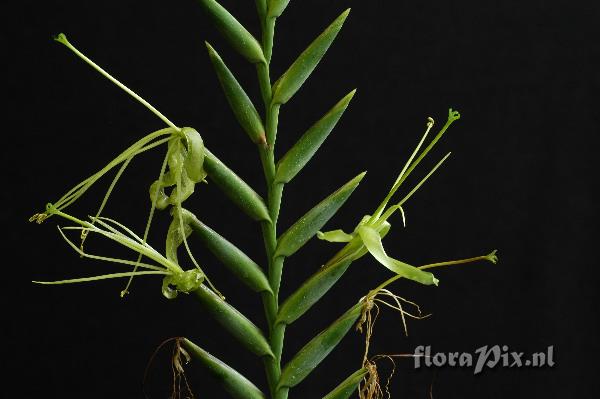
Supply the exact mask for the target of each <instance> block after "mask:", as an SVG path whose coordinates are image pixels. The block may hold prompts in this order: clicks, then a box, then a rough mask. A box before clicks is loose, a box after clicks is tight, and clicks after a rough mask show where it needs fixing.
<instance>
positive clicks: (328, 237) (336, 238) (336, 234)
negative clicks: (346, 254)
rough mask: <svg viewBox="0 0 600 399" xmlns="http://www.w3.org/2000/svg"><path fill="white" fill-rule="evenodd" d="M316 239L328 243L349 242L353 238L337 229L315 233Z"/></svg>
mask: <svg viewBox="0 0 600 399" xmlns="http://www.w3.org/2000/svg"><path fill="white" fill-rule="evenodd" d="M317 238H318V239H319V240H324V241H329V242H350V241H351V240H352V239H353V238H354V236H353V235H352V234H348V233H346V232H344V230H341V229H337V230H331V231H326V232H324V233H323V232H321V231H318V232H317Z"/></svg>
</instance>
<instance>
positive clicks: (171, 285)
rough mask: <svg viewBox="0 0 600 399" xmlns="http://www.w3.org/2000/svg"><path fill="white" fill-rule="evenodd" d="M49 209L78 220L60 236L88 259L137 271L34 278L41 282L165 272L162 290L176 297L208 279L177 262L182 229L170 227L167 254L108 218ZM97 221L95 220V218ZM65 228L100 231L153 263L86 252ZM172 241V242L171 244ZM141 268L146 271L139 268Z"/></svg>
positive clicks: (89, 279) (61, 215)
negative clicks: (52, 279) (44, 278)
mask: <svg viewBox="0 0 600 399" xmlns="http://www.w3.org/2000/svg"><path fill="white" fill-rule="evenodd" d="M46 212H47V213H48V214H49V215H57V216H60V217H62V218H64V219H67V220H69V221H71V222H74V223H75V224H76V226H70V227H63V228H61V227H58V231H59V233H60V235H61V236H62V237H63V238H64V240H65V241H66V242H67V244H69V246H70V247H71V248H73V249H74V250H75V251H76V252H77V253H78V254H79V255H81V256H82V257H84V258H89V259H95V260H102V261H105V262H109V263H113V264H122V265H126V266H135V268H136V270H134V271H129V272H119V273H109V274H101V275H96V276H91V277H82V278H73V279H67V280H58V281H34V283H38V284H71V283H83V282H90V281H98V280H106V279H114V278H123V277H129V278H131V277H134V276H146V275H161V276H164V277H163V285H162V287H163V288H162V292H163V295H164V296H165V297H167V298H174V297H176V296H177V294H178V293H179V292H186V293H187V292H191V291H193V290H195V289H197V288H198V287H200V285H201V284H202V283H203V282H204V281H205V279H206V275H205V274H204V273H203V272H202V270H199V269H197V268H194V269H190V270H184V269H183V268H182V267H181V266H180V265H179V263H178V261H177V256H176V253H177V247H178V246H179V245H181V242H182V241H183V240H182V238H181V237H182V236H181V232H180V231H179V229H178V228H171V229H169V234H168V235H167V251H166V252H167V253H166V254H165V255H163V254H161V253H160V252H158V251H157V250H155V249H154V248H153V247H151V246H150V245H149V244H148V243H147V242H146V241H145V240H144V239H142V237H140V236H139V235H137V234H135V233H134V232H133V231H132V230H131V229H129V228H128V227H126V226H124V225H123V224H121V223H119V222H117V221H116V220H112V219H109V218H106V217H102V216H100V217H97V218H93V217H91V216H90V221H86V220H80V219H78V218H76V217H74V216H72V215H69V214H67V213H65V212H63V211H60V210H58V209H57V208H56V207H54V206H53V205H52V204H48V205H47V209H46ZM94 219H95V221H96V223H94V224H93V223H91V220H94ZM65 230H79V231H82V230H86V231H88V232H89V233H93V234H98V235H100V236H102V237H105V238H107V239H109V240H111V241H113V242H115V243H117V244H119V245H121V246H124V247H125V248H128V249H130V250H132V251H133V252H135V253H137V254H138V255H139V256H143V257H145V258H147V259H149V260H150V261H151V262H152V263H146V262H141V261H140V260H139V259H138V260H137V261H133V260H128V259H121V258H111V257H106V256H99V255H92V254H89V253H87V252H85V251H84V250H83V249H82V248H81V247H80V246H77V245H75V244H74V243H73V242H72V241H71V240H69V238H67V236H66V234H65V232H64V231H65ZM169 243H170V244H169ZM138 268H141V269H145V270H141V271H140V270H137V269H138Z"/></svg>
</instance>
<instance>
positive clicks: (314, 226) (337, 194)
mask: <svg viewBox="0 0 600 399" xmlns="http://www.w3.org/2000/svg"><path fill="white" fill-rule="evenodd" d="M366 173H367V172H362V173H360V174H359V175H358V176H356V177H354V178H353V179H352V180H350V181H349V182H347V183H346V184H344V185H343V186H342V187H340V188H338V189H337V190H336V191H334V192H333V193H332V194H330V195H329V196H328V197H326V198H325V199H323V200H322V201H321V202H319V203H318V204H317V205H315V206H314V207H313V208H312V209H310V210H309V211H308V212H306V213H305V214H304V216H302V217H301V218H300V219H298V220H297V221H296V222H295V223H294V224H293V225H292V226H291V227H290V228H289V229H287V230H286V232H285V233H283V234H282V235H281V236H280V237H279V238H278V240H277V248H276V249H275V254H274V255H273V256H274V257H275V258H276V257H279V256H284V257H288V256H291V255H293V254H294V253H295V252H296V251H297V250H299V249H300V248H301V247H302V246H303V245H304V244H306V243H307V242H308V240H310V239H311V238H312V237H313V236H314V235H316V234H317V232H318V231H319V230H321V228H322V227H323V226H324V225H325V224H326V223H327V222H328V221H329V219H331V218H332V217H333V215H335V213H336V212H337V211H338V210H339V209H340V207H341V206H342V205H343V204H344V203H345V202H346V201H347V200H348V198H349V197H350V195H351V194H352V193H353V192H354V190H355V189H356V187H358V185H359V183H360V182H361V180H362V179H363V178H364V177H365V174H366Z"/></svg>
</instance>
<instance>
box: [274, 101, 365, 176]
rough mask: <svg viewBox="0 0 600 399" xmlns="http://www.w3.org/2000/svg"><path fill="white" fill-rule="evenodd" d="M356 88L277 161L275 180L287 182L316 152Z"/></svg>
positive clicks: (335, 123) (346, 106)
mask: <svg viewBox="0 0 600 399" xmlns="http://www.w3.org/2000/svg"><path fill="white" fill-rule="evenodd" d="M355 93H356V89H354V90H352V91H351V92H350V93H348V94H347V95H346V96H344V98H342V99H341V100H340V101H338V102H337V103H336V104H335V105H334V106H333V107H332V108H331V109H330V110H329V111H328V112H327V113H326V114H325V115H324V116H323V117H322V118H321V119H319V120H318V121H317V122H315V123H314V124H313V125H312V126H311V127H310V128H309V129H308V130H307V131H306V132H305V133H304V134H303V135H302V137H300V139H299V140H298V141H297V142H296V143H295V144H294V146H293V147H292V148H290V150H289V151H288V152H287V153H286V154H285V155H284V156H283V157H282V158H281V159H280V160H279V162H278V163H277V171H276V173H275V182H277V183H289V182H290V181H291V180H292V179H293V178H294V177H295V176H296V175H297V174H298V173H300V171H301V170H302V169H303V168H304V166H306V164H307V163H308V162H309V161H310V160H311V159H312V157H313V156H314V155H315V154H316V152H317V151H318V149H319V148H320V147H321V145H322V144H323V143H324V142H325V140H326V139H327V137H329V134H330V133H331V132H332V131H333V129H334V128H335V126H336V125H337V123H338V122H339V120H340V119H341V117H342V115H343V114H344V112H345V111H346V108H348V105H349V104H350V101H351V100H352V98H353V97H354V94H355Z"/></svg>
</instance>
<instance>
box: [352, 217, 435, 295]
mask: <svg viewBox="0 0 600 399" xmlns="http://www.w3.org/2000/svg"><path fill="white" fill-rule="evenodd" d="M358 234H359V235H360V238H361V240H362V241H363V243H364V245H365V247H367V249H368V250H369V252H370V253H371V255H373V256H374V257H375V259H377V261H378V262H379V263H381V264H382V265H384V266H385V267H387V268H388V269H390V270H391V271H393V272H394V273H396V274H398V275H401V276H403V277H406V278H407V279H409V280H413V281H416V282H418V283H421V284H425V285H431V284H435V285H438V279H436V278H435V277H434V276H433V274H431V273H429V272H424V271H422V270H419V269H417V268H416V267H414V266H411V265H409V264H407V263H404V262H401V261H399V260H397V259H393V258H390V257H389V256H388V255H387V254H386V252H385V249H383V244H382V243H381V236H380V235H379V233H378V232H377V230H375V229H374V228H372V227H368V226H361V227H359V228H358Z"/></svg>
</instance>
